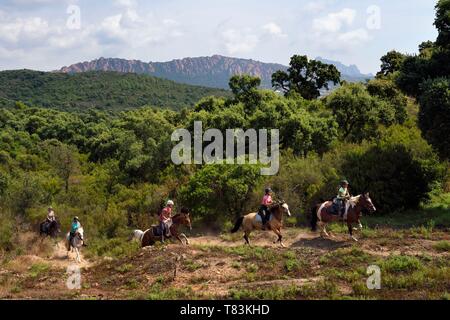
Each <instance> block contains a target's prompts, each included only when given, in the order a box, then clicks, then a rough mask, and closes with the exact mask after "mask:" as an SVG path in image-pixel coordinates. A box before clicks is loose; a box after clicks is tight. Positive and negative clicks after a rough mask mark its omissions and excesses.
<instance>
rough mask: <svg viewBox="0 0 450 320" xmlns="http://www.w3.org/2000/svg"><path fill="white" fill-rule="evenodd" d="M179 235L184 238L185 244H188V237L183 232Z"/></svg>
mask: <svg viewBox="0 0 450 320" xmlns="http://www.w3.org/2000/svg"><path fill="white" fill-rule="evenodd" d="M180 237H183V238H184V240H185V241H186V245H187V246H188V245H189V239H188V238H187V237H186V235H185V234H184V233H182V234H180Z"/></svg>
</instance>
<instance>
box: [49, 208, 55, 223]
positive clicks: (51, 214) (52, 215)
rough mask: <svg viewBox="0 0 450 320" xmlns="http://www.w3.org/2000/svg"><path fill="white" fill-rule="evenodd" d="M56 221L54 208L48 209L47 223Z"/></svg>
mask: <svg viewBox="0 0 450 320" xmlns="http://www.w3.org/2000/svg"><path fill="white" fill-rule="evenodd" d="M55 220H56V216H55V211H53V208H52V207H48V210H47V222H53V221H55Z"/></svg>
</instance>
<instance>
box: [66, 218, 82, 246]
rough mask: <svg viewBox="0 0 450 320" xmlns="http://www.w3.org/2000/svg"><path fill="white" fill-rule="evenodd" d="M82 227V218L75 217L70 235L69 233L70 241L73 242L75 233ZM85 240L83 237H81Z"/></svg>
mask: <svg viewBox="0 0 450 320" xmlns="http://www.w3.org/2000/svg"><path fill="white" fill-rule="evenodd" d="M80 228H81V223H80V219H78V217H74V218H73V220H72V224H71V225H70V235H69V243H71V242H72V239H73V237H75V234H76V233H77V231H78V229H80ZM81 240H83V239H81Z"/></svg>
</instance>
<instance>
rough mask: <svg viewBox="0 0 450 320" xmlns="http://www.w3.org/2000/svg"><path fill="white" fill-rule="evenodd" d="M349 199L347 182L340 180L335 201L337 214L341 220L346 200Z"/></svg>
mask: <svg viewBox="0 0 450 320" xmlns="http://www.w3.org/2000/svg"><path fill="white" fill-rule="evenodd" d="M349 199H350V193H349V192H348V181H347V180H342V181H341V185H340V186H339V190H338V195H337V197H336V201H337V204H338V210H339V211H338V212H339V214H340V216H341V218H343V216H344V213H345V205H346V202H347V200H349Z"/></svg>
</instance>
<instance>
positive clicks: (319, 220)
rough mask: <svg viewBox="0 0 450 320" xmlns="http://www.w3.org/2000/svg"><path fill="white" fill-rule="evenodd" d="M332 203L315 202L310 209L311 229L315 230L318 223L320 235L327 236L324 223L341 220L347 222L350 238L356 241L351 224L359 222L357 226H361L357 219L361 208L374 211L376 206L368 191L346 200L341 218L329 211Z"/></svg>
mask: <svg viewBox="0 0 450 320" xmlns="http://www.w3.org/2000/svg"><path fill="white" fill-rule="evenodd" d="M332 205H333V202H332V201H326V202H324V203H320V204H317V205H316V206H315V207H314V208H313V209H312V218H311V229H312V230H313V231H316V230H317V225H319V227H320V228H321V231H320V235H321V236H323V235H325V236H327V237H328V236H329V235H328V233H327V231H326V229H325V227H326V225H327V224H328V223H330V222H335V221H340V220H343V221H346V222H347V226H348V232H349V234H350V238H351V239H353V240H354V241H358V239H356V238H355V237H354V236H353V224H354V223H359V226H360V227H361V228H362V226H361V223H360V220H359V219H360V217H361V211H362V210H363V209H366V210H368V211H369V212H371V213H372V212H375V211H376V208H375V206H374V205H373V203H372V200H371V199H370V197H369V193H368V192H366V193H363V194H361V195H359V196H356V197H351V198H350V200H348V201H347V204H346V207H345V214H344V217H343V218H341V217H340V215H339V214H337V215H334V214H331V213H330V209H331V206H332Z"/></svg>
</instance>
